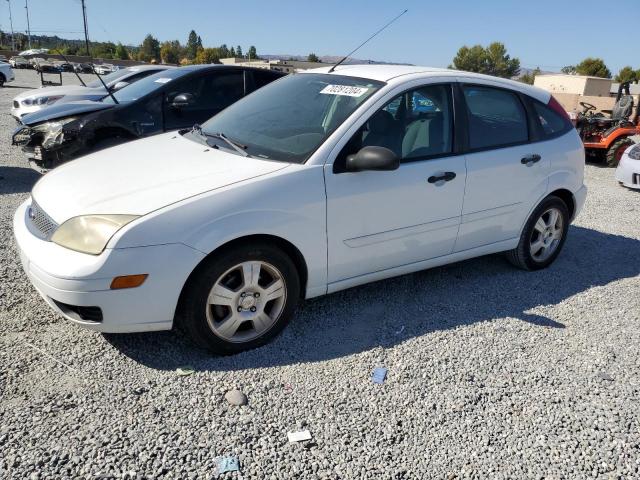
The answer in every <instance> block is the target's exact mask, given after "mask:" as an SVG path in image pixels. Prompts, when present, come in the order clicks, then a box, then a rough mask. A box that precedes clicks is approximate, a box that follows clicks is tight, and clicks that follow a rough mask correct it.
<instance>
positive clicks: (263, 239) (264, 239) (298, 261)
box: [177, 234, 309, 311]
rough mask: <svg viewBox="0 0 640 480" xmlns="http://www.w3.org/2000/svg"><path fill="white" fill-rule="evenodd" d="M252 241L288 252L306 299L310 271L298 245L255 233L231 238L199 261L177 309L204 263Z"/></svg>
mask: <svg viewBox="0 0 640 480" xmlns="http://www.w3.org/2000/svg"><path fill="white" fill-rule="evenodd" d="M251 243H266V244H270V245H275V246H276V247H278V248H280V249H281V250H282V251H283V252H284V253H285V254H287V255H288V256H289V258H291V261H293V264H294V265H295V267H296V270H297V271H298V275H299V276H300V298H301V299H304V298H305V296H306V290H307V279H308V276H309V273H308V267H307V262H306V260H305V258H304V256H303V255H302V252H300V250H299V249H298V247H296V246H295V245H294V244H293V243H291V242H290V241H288V240H286V239H284V238H282V237H278V236H276V235H269V234H253V235H245V236H242V237H238V238H234V239H233V240H229V241H227V242H225V243H223V244H222V245H220V246H218V247H216V248H215V249H214V250H213V251H212V252H210V253H209V254H208V255H207V256H205V257H204V258H203V259H202V260H201V261H200V262H199V263H198V265H196V267H195V268H194V269H193V270H192V271H191V273H190V274H189V276H188V277H187V280H186V282H184V285H183V286H182V290H181V291H180V296H179V297H178V309H177V311H180V309H181V304H182V299H183V297H184V293H185V291H186V289H187V286H188V285H189V283H190V282H191V281H193V279H194V278H195V277H196V276H197V274H198V272H199V271H200V269H202V268H203V267H204V265H205V264H206V263H207V262H208V261H209V260H210V259H211V258H212V257H214V256H216V255H220V254H221V253H223V252H224V251H225V250H228V249H231V248H234V247H237V246H238V245H245V244H251Z"/></svg>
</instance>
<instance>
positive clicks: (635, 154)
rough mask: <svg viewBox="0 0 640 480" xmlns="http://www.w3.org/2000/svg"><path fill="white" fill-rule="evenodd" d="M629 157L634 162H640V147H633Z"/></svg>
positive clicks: (628, 154)
mask: <svg viewBox="0 0 640 480" xmlns="http://www.w3.org/2000/svg"><path fill="white" fill-rule="evenodd" d="M627 156H628V157H629V158H630V159H632V160H640V145H636V146H635V147H631V150H629V153H627Z"/></svg>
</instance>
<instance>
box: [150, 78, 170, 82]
mask: <svg viewBox="0 0 640 480" xmlns="http://www.w3.org/2000/svg"><path fill="white" fill-rule="evenodd" d="M170 81H171V79H170V78H167V77H162V78H156V79H155V80H154V82H156V83H167V82H170Z"/></svg>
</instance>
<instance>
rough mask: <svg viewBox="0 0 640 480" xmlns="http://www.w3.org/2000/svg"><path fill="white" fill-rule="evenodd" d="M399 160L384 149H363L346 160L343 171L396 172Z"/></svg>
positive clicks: (372, 147)
mask: <svg viewBox="0 0 640 480" xmlns="http://www.w3.org/2000/svg"><path fill="white" fill-rule="evenodd" d="M399 166H400V159H399V158H398V156H397V155H396V154H395V153H393V152H392V151H391V150H389V149H388V148H385V147H374V146H371V147H363V148H361V149H360V151H359V152H358V153H356V154H354V155H349V156H348V157H347V159H346V165H345V167H346V168H345V170H346V171H347V172H362V171H364V170H381V171H389V170H397V169H398V167H399Z"/></svg>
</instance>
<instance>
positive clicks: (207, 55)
mask: <svg viewBox="0 0 640 480" xmlns="http://www.w3.org/2000/svg"><path fill="white" fill-rule="evenodd" d="M220 58H224V57H220V49H219V48H202V47H200V48H199V49H198V53H196V58H195V60H194V63H201V64H209V63H220Z"/></svg>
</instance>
